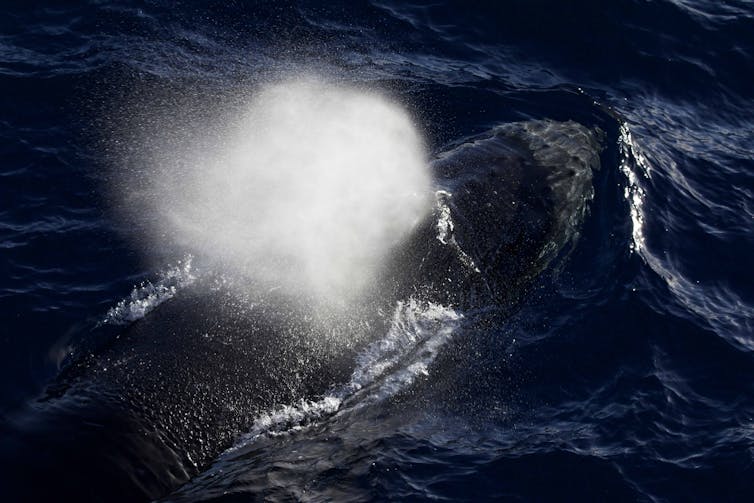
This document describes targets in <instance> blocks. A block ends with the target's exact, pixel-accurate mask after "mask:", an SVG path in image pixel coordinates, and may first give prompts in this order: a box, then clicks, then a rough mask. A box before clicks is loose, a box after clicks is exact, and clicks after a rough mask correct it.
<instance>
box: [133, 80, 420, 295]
mask: <svg viewBox="0 0 754 503" xmlns="http://www.w3.org/2000/svg"><path fill="white" fill-rule="evenodd" d="M211 129H212V130H211V131H209V130H208V131H206V132H205V133H199V136H200V137H201V136H202V135H204V137H203V138H198V141H197V142H196V145H205V147H202V148H198V147H197V148H195V149H194V150H195V151H189V152H186V151H184V152H173V151H170V150H171V147H170V146H169V144H166V146H165V147H164V151H160V147H159V146H158V147H157V153H156V154H155V155H154V156H153V159H154V166H151V167H150V168H149V169H148V170H147V173H148V175H147V176H148V177H150V180H149V185H150V187H149V190H147V191H146V192H147V193H148V194H150V195H149V196H148V197H147V199H148V202H147V203H146V205H147V207H146V208H144V209H145V210H147V211H150V212H152V214H153V216H156V217H157V218H152V219H151V220H152V221H153V222H154V226H155V227H156V228H155V229H152V230H153V234H154V235H155V236H160V239H167V240H169V241H170V242H171V243H172V244H177V245H179V246H182V247H185V248H188V249H190V250H191V251H193V252H194V253H196V254H199V255H205V256H207V257H210V258H212V259H215V260H216V261H217V262H219V263H222V264H224V265H225V266H226V267H228V268H230V269H232V270H233V271H235V272H237V273H239V274H243V275H245V276H248V277H250V278H251V279H252V280H253V281H255V282H257V283H260V284H261V285H263V286H265V287H270V286H280V287H282V288H285V289H288V290H289V291H291V292H294V293H301V292H303V293H307V294H311V295H317V296H320V297H324V298H339V299H342V298H347V297H349V296H350V295H353V294H356V293H358V292H359V291H361V290H362V289H363V288H364V287H365V286H366V285H368V284H369V282H370V279H371V278H372V276H373V274H374V272H375V271H376V269H377V267H378V266H379V263H380V261H381V259H382V258H383V257H384V256H385V254H386V252H387V251H388V250H389V249H390V248H391V247H392V246H394V245H395V244H397V243H398V242H399V241H400V240H401V239H402V238H404V237H405V236H406V234H407V233H408V232H409V231H410V230H411V229H412V227H413V226H414V225H415V224H416V223H417V222H418V221H419V220H420V219H421V218H422V217H423V216H424V215H425V214H426V211H427V210H428V205H429V200H428V197H427V196H428V194H430V176H429V172H428V169H427V159H426V153H425V148H424V142H423V139H422V137H421V135H420V134H419V132H418V131H417V130H416V128H415V127H414V125H413V124H412V121H411V119H410V117H409V116H408V114H407V113H406V111H405V110H404V109H403V108H402V107H401V106H399V105H398V104H396V103H394V102H392V101H390V100H389V99H387V98H386V97H384V96H382V95H380V94H378V93H376V92H371V91H365V90H362V89H358V88H354V87H349V86H345V85H340V84H333V83H328V82H326V81H323V80H320V79H315V78H309V77H307V78H301V79H291V80H287V81H284V82H280V83H276V84H271V85H268V86H266V87H263V88H262V89H260V90H259V91H258V92H257V93H256V94H255V95H254V97H253V98H252V99H251V101H250V102H249V103H248V104H247V105H246V106H245V108H244V109H243V110H240V111H239V112H238V114H237V115H236V116H234V117H228V118H227V120H226V121H225V123H224V124H223V126H222V127H221V128H220V129H221V131H219V132H218V130H217V127H213V128H211ZM210 143H211V144H212V147H211V148H207V147H206V145H208V144H210ZM189 150H191V149H189Z"/></svg>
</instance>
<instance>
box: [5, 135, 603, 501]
mask: <svg viewBox="0 0 754 503" xmlns="http://www.w3.org/2000/svg"><path fill="white" fill-rule="evenodd" d="M599 152H600V145H599V138H598V133H597V132H595V131H591V130H589V129H587V128H585V127H583V126H581V125H579V124H576V123H573V122H566V123H557V122H551V121H531V122H523V123H514V124H507V125H503V126H499V127H497V128H494V129H492V130H490V131H488V132H487V133H485V134H484V135H481V136H479V137H476V138H472V139H470V140H468V141H466V142H464V143H462V144H460V145H459V146H457V147H455V148H453V149H451V150H449V151H447V152H446V153H444V154H441V155H440V156H439V157H438V158H437V159H436V160H435V161H433V163H432V169H433V171H434V176H435V179H436V183H437V189H438V190H437V192H436V206H435V209H434V211H433V212H432V214H431V215H429V216H428V217H427V218H426V219H425V220H424V221H423V222H422V223H421V224H420V225H418V226H417V228H416V229H415V232H414V233H413V234H412V236H410V238H409V239H408V240H407V241H406V242H405V243H404V244H403V245H401V246H400V247H398V248H397V249H395V250H393V252H392V254H391V256H390V257H389V260H387V262H386V265H385V267H384V270H383V271H382V273H381V274H380V275H379V278H378V279H377V280H376V281H375V284H374V288H373V291H371V292H370V294H369V295H368V298H367V299H366V300H364V302H361V303H358V305H357V306H354V307H352V309H350V310H349V311H348V312H343V311H337V310H335V311H329V310H328V309H326V308H322V307H321V306H318V307H316V308H313V307H312V306H307V305H306V304H305V303H304V304H302V303H301V302H298V301H295V300H292V299H288V298H285V297H284V296H282V295H280V296H276V295H275V294H274V293H263V294H260V295H259V297H258V298H254V299H251V300H249V299H240V298H238V296H236V295H234V294H233V293H232V292H228V291H224V290H222V289H216V288H210V286H209V285H207V284H206V283H205V282H203V281H201V280H200V281H198V282H197V283H195V284H194V285H192V286H191V287H188V288H185V289H183V290H181V291H180V292H179V293H178V295H176V297H175V298H173V299H171V300H170V301H168V302H165V303H164V304H163V305H161V306H160V307H159V308H158V309H156V310H155V311H154V312H152V313H150V314H149V315H147V316H146V317H144V318H143V319H141V320H139V321H137V322H135V323H133V324H132V325H131V326H130V327H128V328H127V329H125V330H124V331H123V332H122V333H120V334H118V335H117V337H113V338H111V339H110V340H108V342H107V343H106V344H104V345H101V346H100V347H98V348H97V350H96V351H92V352H91V353H85V354H83V355H80V356H78V357H77V358H75V359H74V360H73V361H71V362H70V363H69V364H68V365H67V366H66V368H65V369H64V370H63V371H62V372H61V375H60V376H59V377H58V379H57V380H56V381H55V382H54V383H53V384H52V385H50V387H49V389H48V390H47V392H46V393H45V395H44V396H43V397H41V398H40V399H38V400H36V401H34V402H33V403H31V404H29V405H28V406H27V407H26V408H25V409H24V410H22V411H19V412H18V413H17V414H15V415H13V416H12V417H10V418H9V419H8V420H7V421H6V422H5V423H4V424H3V425H2V430H0V435H1V436H0V459H2V460H3V464H4V467H6V468H5V469H4V472H5V473H3V474H2V477H5V478H7V480H6V481H2V482H4V483H2V484H0V495H2V493H6V494H7V496H9V497H11V498H12V499H17V498H19V497H20V498H21V499H23V500H32V501H33V500H46V499H54V500H65V499H71V500H76V501H88V500H92V501H102V500H106V501H116V500H122V501H140V500H147V499H154V498H158V497H161V496H164V495H165V494H167V493H169V492H170V491H171V490H173V489H175V488H176V487H177V486H178V485H180V484H182V483H184V482H186V481H187V480H188V479H189V478H191V477H192V476H194V475H195V474H197V473H198V472H199V471H200V470H201V469H202V468H204V467H206V466H207V465H208V464H209V463H210V462H211V461H212V460H213V459H214V458H215V457H217V455H218V454H219V453H220V452H222V450H224V449H226V448H228V447H229V446H231V445H232V444H233V442H234V439H236V438H237V437H238V436H239V435H241V434H243V433H245V432H247V431H249V429H250V427H251V424H252V422H253V419H254V418H255V417H256V416H257V415H258V414H259V413H260V412H263V411H265V410H269V409H270V408H272V407H274V406H278V405H281V404H289V403H294V402H296V401H297V400H300V399H302V398H311V397H316V396H319V395H322V394H323V393H325V392H326V391H327V390H328V389H329V388H331V387H332V386H334V385H336V384H338V383H343V382H345V381H346V380H347V379H348V377H349V375H350V373H351V371H352V370H353V367H354V361H355V358H356V355H357V354H358V352H359V351H360V350H361V349H362V348H363V347H364V346H365V345H366V344H368V343H369V342H370V341H371V340H374V339H375V338H376V337H379V334H384V333H385V331H386V330H388V328H389V327H388V326H387V325H388V323H389V320H387V319H386V317H385V316H384V314H383V313H384V312H385V310H389V309H391V306H393V305H394V304H395V303H396V302H397V301H399V300H402V299H408V298H413V299H417V300H419V301H421V302H433V303H437V304H442V305H446V306H454V307H456V308H458V309H460V310H464V309H471V308H475V307H481V306H487V305H494V306H497V307H498V308H499V309H500V310H502V311H506V310H510V309H511V308H512V307H511V306H514V305H515V304H516V303H517V302H519V301H520V300H521V298H522V296H523V295H524V293H525V291H526V288H527V286H528V285H530V284H531V282H532V280H533V279H534V278H536V277H537V275H538V274H539V273H540V272H541V271H542V270H543V269H545V268H546V267H547V266H548V264H550V263H551V262H552V260H553V259H554V258H555V257H556V256H557V255H558V254H559V253H561V252H562V251H563V250H564V247H566V246H568V245H569V243H570V242H572V241H573V238H574V236H575V235H576V234H577V233H578V228H579V226H580V223H581V222H582V220H583V217H584V214H585V212H586V210H587V206H588V202H589V200H590V199H591V198H592V195H593V188H592V172H593V170H594V169H597V168H598V167H599ZM35 481H44V483H43V484H39V483H36V482H35Z"/></svg>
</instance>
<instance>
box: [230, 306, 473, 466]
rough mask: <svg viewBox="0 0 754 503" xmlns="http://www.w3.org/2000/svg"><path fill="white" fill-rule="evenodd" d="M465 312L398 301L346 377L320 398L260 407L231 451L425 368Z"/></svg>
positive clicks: (379, 392)
mask: <svg viewBox="0 0 754 503" xmlns="http://www.w3.org/2000/svg"><path fill="white" fill-rule="evenodd" d="M462 320H463V316H462V315H460V314H459V313H457V312H456V311H454V310H453V309H450V308H447V307H444V306H441V305H438V304H432V303H429V304H421V303H418V302H416V301H415V300H413V299H411V300H409V301H407V302H399V303H398V305H397V306H396V308H395V311H394V312H393V319H392V323H391V325H390V329H389V330H388V333H387V334H386V335H385V337H383V338H382V339H380V340H378V341H376V342H373V343H372V344H370V345H369V346H367V348H366V349H365V350H364V351H362V353H361V354H360V355H359V356H358V358H357V360H356V368H355V370H354V371H353V373H352V374H351V379H350V380H349V382H348V383H347V384H345V385H343V386H340V387H338V388H335V389H333V390H331V391H330V392H329V393H328V394H326V395H325V396H324V397H322V398H321V399H319V400H301V401H299V402H297V403H294V404H291V405H284V406H282V407H279V408H276V409H273V410H270V411H266V412H263V413H262V414H260V415H259V416H258V417H257V418H256V419H255V421H254V424H253V426H252V428H251V431H250V432H249V433H248V434H246V435H244V436H243V437H242V438H241V439H240V440H239V441H238V442H237V443H236V445H235V446H234V447H232V448H231V449H229V452H231V451H234V450H236V449H239V448H241V447H243V446H245V445H248V444H249V443H251V442H253V441H255V440H256V439H257V438H259V437H260V436H262V435H273V436H274V435H278V434H281V433H286V432H291V431H297V430H300V429H302V428H305V427H306V426H308V425H310V424H312V423H313V422H315V421H318V420H320V419H322V418H325V417H329V416H332V415H334V414H336V413H338V412H339V411H341V410H342V408H343V406H344V404H347V403H353V404H354V405H353V408H358V407H363V406H365V405H368V404H371V403H374V402H378V401H382V400H385V399H387V398H389V397H391V396H393V395H395V394H396V393H398V392H400V391H401V390H403V389H406V388H407V387H408V386H410V385H411V384H413V383H414V381H415V380H416V379H417V378H418V377H420V376H424V375H427V374H428V373H429V368H430V365H431V363H432V362H433V361H434V359H435V358H436V357H437V355H438V353H439V352H440V349H441V348H442V347H443V346H444V345H445V344H446V343H447V342H448V341H449V340H450V339H451V338H452V336H453V334H454V333H456V331H457V330H458V328H459V326H460V324H461V322H462Z"/></svg>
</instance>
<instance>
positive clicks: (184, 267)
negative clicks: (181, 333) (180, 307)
mask: <svg viewBox="0 0 754 503" xmlns="http://www.w3.org/2000/svg"><path fill="white" fill-rule="evenodd" d="M192 262H193V257H192V256H190V255H189V256H187V257H186V258H185V259H183V260H181V261H179V262H178V263H177V264H176V265H175V266H173V267H169V268H168V269H167V270H165V271H164V272H162V273H160V275H159V277H158V279H157V280H155V281H154V282H151V281H144V282H142V283H141V284H140V285H137V286H136V287H134V289H133V290H132V291H131V293H130V294H129V296H128V297H126V298H125V299H122V300H121V301H119V302H118V303H117V304H116V305H115V306H113V307H111V308H110V309H109V310H108V311H107V314H106V315H105V317H104V318H103V319H102V321H101V322H100V323H101V324H103V325H128V324H130V323H133V322H134V321H136V320H139V319H141V318H143V317H144V316H146V315H147V313H149V312H150V311H152V310H153V309H154V308H156V307H157V306H159V305H160V304H162V303H163V302H165V301H166V300H168V299H171V298H173V297H174V296H175V294H176V293H177V292H178V290H180V289H181V288H184V287H186V286H188V285H190V284H192V283H193V282H194V281H195V280H196V277H197V276H196V271H194V269H193V268H192Z"/></svg>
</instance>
